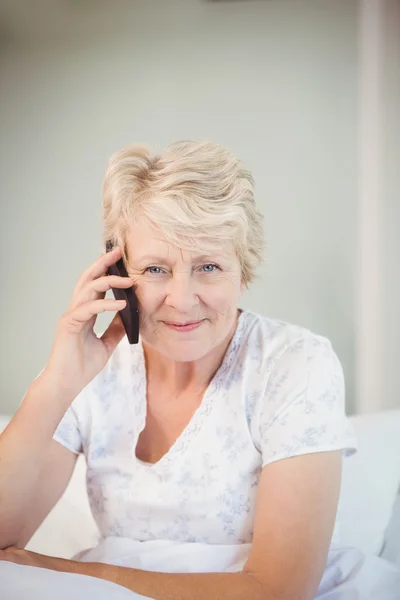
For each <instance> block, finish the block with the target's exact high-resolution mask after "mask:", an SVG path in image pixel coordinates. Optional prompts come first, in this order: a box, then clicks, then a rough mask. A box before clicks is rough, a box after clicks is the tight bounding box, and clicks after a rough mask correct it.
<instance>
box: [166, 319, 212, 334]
mask: <svg viewBox="0 0 400 600" xmlns="http://www.w3.org/2000/svg"><path fill="white" fill-rule="evenodd" d="M164 323H165V325H166V326H167V327H169V328H170V329H173V330H174V331H181V332H182V333H183V332H185V331H193V330H194V329H197V328H198V327H200V325H201V324H202V323H203V319H202V320H201V321H188V322H186V323H177V322H174V321H164Z"/></svg>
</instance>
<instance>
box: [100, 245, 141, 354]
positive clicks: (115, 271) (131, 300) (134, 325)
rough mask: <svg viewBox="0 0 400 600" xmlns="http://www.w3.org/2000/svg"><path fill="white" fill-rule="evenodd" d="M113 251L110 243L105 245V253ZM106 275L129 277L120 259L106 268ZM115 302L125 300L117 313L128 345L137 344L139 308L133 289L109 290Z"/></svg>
mask: <svg viewBox="0 0 400 600" xmlns="http://www.w3.org/2000/svg"><path fill="white" fill-rule="evenodd" d="M112 249H113V244H112V242H111V241H108V242H107V243H106V252H110V250H112ZM107 275H118V277H129V275H128V273H127V271H126V268H125V265H124V261H123V259H122V258H120V259H119V260H118V261H117V262H116V263H115V264H114V265H111V267H108V269H107ZM111 289H112V291H113V294H114V297H115V299H116V300H126V305H125V306H124V308H123V309H122V310H120V311H119V314H120V315H121V320H122V323H123V325H124V327H125V331H126V335H127V337H128V340H129V343H130V344H137V343H138V341H139V308H138V301H137V298H136V294H135V290H134V289H133V287H130V288H126V289H121V288H111Z"/></svg>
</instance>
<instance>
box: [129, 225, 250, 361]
mask: <svg viewBox="0 0 400 600" xmlns="http://www.w3.org/2000/svg"><path fill="white" fill-rule="evenodd" d="M127 254H128V257H129V260H128V264H127V271H128V274H129V276H130V277H132V279H133V281H134V286H135V291H136V295H137V298H138V302H139V310H140V334H141V336H142V339H143V341H144V342H145V343H147V344H149V345H150V346H152V347H154V348H155V349H156V350H157V351H159V352H160V353H162V354H164V355H165V356H167V357H169V358H171V359H173V360H176V361H194V360H198V359H200V358H202V357H203V356H205V355H206V354H208V352H210V351H211V350H213V348H215V347H216V346H217V345H218V344H221V343H223V341H224V340H225V339H226V338H227V336H229V335H231V334H232V332H233V330H234V327H235V324H236V318H237V306H238V302H239V297H240V295H241V293H242V286H241V269H240V263H239V260H238V258H237V256H236V253H235V250H234V248H233V246H225V247H222V246H221V250H220V251H218V252H217V253H212V254H210V255H206V256H205V255H203V256H201V255H200V254H199V253H198V252H196V251H195V250H193V251H187V250H181V249H180V248H178V247H176V246H174V245H172V244H170V243H169V242H167V241H166V240H165V239H163V238H162V236H161V234H160V236H157V234H156V233H155V232H154V230H153V229H152V228H150V227H149V226H148V225H147V223H146V222H145V221H138V222H137V223H135V224H134V225H133V226H132V227H131V230H130V235H129V236H128V240H127Z"/></svg>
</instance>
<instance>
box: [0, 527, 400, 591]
mask: <svg viewBox="0 0 400 600" xmlns="http://www.w3.org/2000/svg"><path fill="white" fill-rule="evenodd" d="M249 549H250V545H242V546H218V547H214V546H209V545H205V544H181V543H174V542H168V541H154V542H135V541H132V540H128V539H124V538H107V539H105V540H103V541H102V542H100V544H99V545H98V546H97V547H96V548H93V549H90V550H87V551H85V552H83V553H80V554H79V555H77V557H76V558H78V559H79V560H82V561H84V562H106V563H110V564H115V565H120V566H130V567H132V568H138V569H144V570H149V571H160V572H189V573H190V572H213V571H214V572H215V571H225V572H232V571H238V570H240V569H241V568H242V566H243V565H244V563H245V561H246V558H247V555H248V552H249ZM0 582H1V583H0V585H1V587H0V598H1V600H3V599H4V600H28V599H29V600H50V599H51V600H53V599H54V600H56V599H57V600H64V598H65V600H66V599H67V598H68V599H70V598H74V600H81V599H82V600H89V599H90V598H93V599H96V600H103V599H104V600H139V599H143V598H144V596H140V595H139V594H136V593H134V592H130V591H129V590H127V589H126V588H122V587H121V586H118V585H115V584H112V583H110V582H107V581H103V580H100V579H96V578H93V577H87V576H82V575H73V574H69V573H57V572H55V571H48V570H47V569H38V568H36V567H21V566H19V565H14V564H13V563H8V562H1V561H0ZM316 598H317V599H318V600H400V571H399V570H398V569H397V568H396V567H395V566H394V565H392V564H391V563H389V562H387V561H385V560H383V559H380V558H378V557H376V556H365V555H364V554H363V553H362V552H360V551H359V550H356V549H353V548H339V547H336V548H331V550H330V552H329V556H328V561H327V566H326V569H325V573H324V576H323V578H322V580H321V584H320V587H319V590H318V594H317V596H316Z"/></svg>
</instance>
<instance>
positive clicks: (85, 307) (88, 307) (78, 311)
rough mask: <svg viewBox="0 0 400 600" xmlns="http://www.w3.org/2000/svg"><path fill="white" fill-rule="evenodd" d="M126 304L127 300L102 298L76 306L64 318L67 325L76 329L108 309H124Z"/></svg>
mask: <svg viewBox="0 0 400 600" xmlns="http://www.w3.org/2000/svg"><path fill="white" fill-rule="evenodd" d="M125 305H126V301H125V300H113V299H112V298H104V299H102V300H92V301H91V302H86V303H85V304H81V305H80V306H78V307H77V308H75V309H74V310H73V311H72V312H68V313H66V314H65V315H64V317H63V319H64V321H66V322H67V326H70V327H72V329H75V327H77V328H78V329H80V328H81V326H82V325H83V324H85V323H86V322H87V321H90V319H92V318H93V317H95V316H97V315H99V314H100V313H103V312H107V311H113V310H114V311H115V310H122V309H123V308H124V306H125Z"/></svg>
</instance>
